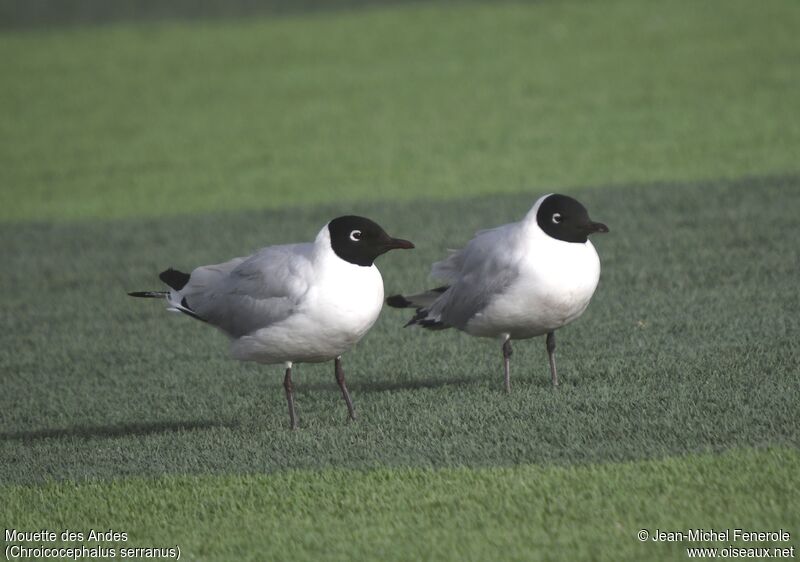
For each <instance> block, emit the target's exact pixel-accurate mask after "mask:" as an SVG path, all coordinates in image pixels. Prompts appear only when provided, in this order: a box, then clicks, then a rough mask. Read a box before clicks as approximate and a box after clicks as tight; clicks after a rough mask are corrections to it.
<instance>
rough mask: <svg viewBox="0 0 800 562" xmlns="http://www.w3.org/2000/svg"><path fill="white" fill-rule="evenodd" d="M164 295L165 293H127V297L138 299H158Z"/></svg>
mask: <svg viewBox="0 0 800 562" xmlns="http://www.w3.org/2000/svg"><path fill="white" fill-rule="evenodd" d="M166 295H167V293H165V292H164V291H133V292H132V293H128V296H129V297H138V298H140V299H160V298H162V297H165V296H166Z"/></svg>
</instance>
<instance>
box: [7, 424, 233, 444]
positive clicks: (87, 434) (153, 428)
mask: <svg viewBox="0 0 800 562" xmlns="http://www.w3.org/2000/svg"><path fill="white" fill-rule="evenodd" d="M236 425H237V424H236V423H235V422H217V421H206V420H201V421H174V422H153V423H124V424H117V425H108V426H77V427H65V428H52V429H35V430H31V431H8V432H2V433H0V441H38V440H41V439H51V438H54V439H59V438H63V437H79V438H83V439H91V438H106V439H114V438H116V437H128V436H133V435H153V434H157V433H169V432H173V431H193V430H196V429H211V428H215V427H228V428H231V427H235V426H236Z"/></svg>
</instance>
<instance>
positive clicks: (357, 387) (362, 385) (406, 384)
mask: <svg viewBox="0 0 800 562" xmlns="http://www.w3.org/2000/svg"><path fill="white" fill-rule="evenodd" d="M475 383H476V380H475V379H473V378H469V377H450V378H446V379H435V380H431V379H426V380H408V381H380V382H378V381H375V382H352V383H351V382H349V381H348V383H347V386H348V388H349V389H350V390H352V391H354V392H391V391H393V390H416V389H420V388H440V387H443V386H468V385H473V384H475ZM298 386H299V385H298ZM302 386H303V388H304V389H307V390H323V391H324V390H330V391H336V392H338V391H339V387H338V386H337V384H336V382H329V383H310V384H303V385H302Z"/></svg>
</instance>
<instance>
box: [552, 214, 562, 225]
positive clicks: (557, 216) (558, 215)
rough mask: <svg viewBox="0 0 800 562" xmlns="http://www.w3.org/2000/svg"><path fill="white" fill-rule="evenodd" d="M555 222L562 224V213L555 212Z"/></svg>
mask: <svg viewBox="0 0 800 562" xmlns="http://www.w3.org/2000/svg"><path fill="white" fill-rule="evenodd" d="M553 222H554V223H555V224H561V213H553Z"/></svg>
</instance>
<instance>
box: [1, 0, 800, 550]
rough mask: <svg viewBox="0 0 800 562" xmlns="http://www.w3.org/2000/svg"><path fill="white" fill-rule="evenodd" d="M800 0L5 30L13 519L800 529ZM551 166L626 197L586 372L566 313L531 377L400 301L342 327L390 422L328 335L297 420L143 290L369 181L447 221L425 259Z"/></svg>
mask: <svg viewBox="0 0 800 562" xmlns="http://www.w3.org/2000/svg"><path fill="white" fill-rule="evenodd" d="M798 19H800V10H798V8H797V5H796V4H795V3H792V2H783V1H777V0H776V1H774V2H769V3H762V4H759V5H758V6H756V5H754V4H751V3H747V2H744V1H741V0H733V1H730V2H721V1H719V0H711V1H709V2H704V3H700V4H697V3H689V2H677V3H670V4H668V5H661V4H656V3H647V2H633V1H622V0H617V1H614V2H610V3H606V4H603V5H595V4H592V3H585V2H564V3H555V2H545V3H535V4H517V3H510V2H509V3H503V4H497V5H489V4H485V5H482V4H458V5H415V4H410V5H405V6H395V7H391V8H381V9H375V10H365V11H352V12H345V11H341V12H337V13H335V14H326V15H324V16H323V15H322V14H316V15H300V14H298V15H295V16H292V17H285V18H268V19H260V20H252V21H228V22H225V23H214V22H200V23H194V24H191V25H190V24H186V23H174V22H173V23H166V22H162V23H152V24H147V25H131V24H125V25H115V26H109V27H99V28H73V29H70V30H60V31H59V30H41V29H40V30H28V31H4V32H2V33H0V55H1V56H0V76H2V77H3V83H4V88H2V89H0V132H1V133H2V134H0V238H2V240H3V244H2V245H0V262H2V263H3V274H2V275H0V310H2V314H0V381H2V389H3V392H2V393H0V495H1V496H2V497H3V502H2V507H0V520H2V521H4V522H6V523H5V525H6V527H11V526H13V527H16V528H18V529H24V530H33V529H39V528H51V529H58V530H61V529H64V528H71V529H75V530H88V528H95V529H100V530H107V529H108V528H114V529H115V530H121V531H127V532H128V533H129V534H130V536H131V539H130V544H128V546H167V545H176V544H177V545H179V546H180V547H181V548H182V549H183V550H182V552H183V556H184V557H187V558H188V559H192V560H231V559H242V560H244V559H253V560H255V559H259V560H260V559H286V558H292V559H297V560H304V559H309V560H310V559H314V560H316V559H386V560H394V559H398V560H399V559H411V558H429V559H459V560H462V559H468V560H469V559H476V560H477V559H483V560H485V559H487V558H490V557H491V558H503V559H530V558H536V559H544V560H576V559H593V560H594V559H608V560H612V559H613V560H641V559H684V558H685V552H684V551H683V550H682V548H681V546H680V545H677V546H676V545H666V544H653V543H648V544H646V545H642V544H640V543H639V541H638V540H636V538H635V533H636V532H637V531H638V530H639V529H640V528H648V529H651V530H653V529H656V528H660V529H669V530H677V529H689V528H734V527H738V528H745V529H752V530H766V529H769V530H773V529H777V528H780V527H783V528H784V529H787V530H789V531H790V532H791V533H792V536H793V537H795V536H796V534H797V532H800V529H798V517H797V510H796V509H794V508H795V506H796V505H797V500H798V497H797V496H798V486H797V476H796V475H797V474H798V471H799V470H800V462H798V452H797V450H798V445H800V427H799V426H798V423H797V412H798V406H799V405H800V404H799V403H798V400H799V398H798V397H800V393H799V392H798V391H800V381H798V378H797V373H798V372H800V340H798V337H797V335H798V333H800V314H798V313H799V312H800V294H798V292H797V281H796V278H797V264H798V263H800V259H798V258H800V256H798V251H799V250H798V248H797V245H796V244H794V238H793V236H794V231H795V230H796V228H797V211H798V209H800V173H798V172H799V170H798V167H797V159H796V154H797V153H798V148H799V145H800V142H799V141H800V121H798V120H797V118H796V115H797V113H798V109H800V105H798V102H797V96H796V95H795V92H796V90H797V89H798V88H797V86H798V83H797V81H798V76H797V73H796V72H794V66H793V65H794V60H795V59H797V55H798V54H800V53H798V45H800V43H798V42H797V41H796V39H795V35H796V34H795V33H794V29H795V28H796V27H797V23H798ZM571 186H572V187H571ZM590 186H591V187H592V189H581V190H580V191H579V193H576V192H578V187H590ZM554 190H558V191H562V192H568V193H569V192H571V193H573V194H577V196H578V197H579V198H580V199H581V200H582V201H583V202H584V203H586V205H587V207H588V208H589V209H590V212H591V214H592V216H593V217H594V218H595V220H601V221H603V222H605V223H607V224H608V225H609V226H610V227H611V233H610V234H609V235H607V236H604V237H597V238H596V241H595V242H596V245H597V247H598V250H599V253H600V256H601V261H602V264H603V274H602V279H601V285H600V287H599V290H598V293H597V295H596V296H595V299H594V300H593V302H592V304H591V306H590V308H589V309H588V311H587V313H586V314H585V316H584V317H583V318H582V319H580V320H579V321H578V322H576V323H575V324H573V325H570V326H569V327H567V328H565V329H563V330H561V331H560V332H559V335H558V346H559V347H558V358H559V366H560V373H561V380H562V386H561V388H559V389H558V390H554V389H552V388H551V387H550V386H549V376H548V367H547V361H546V356H545V352H544V344H543V342H542V341H541V339H539V340H532V341H529V342H520V343H519V344H518V345H516V346H515V355H514V357H513V364H512V384H513V393H512V394H511V395H510V396H506V395H505V394H504V393H503V392H502V376H501V359H500V353H499V348H498V345H497V343H496V342H492V341H487V340H477V339H473V338H469V337H467V336H464V335H462V334H459V333H454V332H446V333H433V334H432V333H426V332H422V331H415V330H403V329H402V328H401V327H400V326H401V325H402V323H403V322H404V320H405V318H406V316H405V315H404V314H402V312H399V311H394V310H386V311H384V313H383V314H382V316H381V318H380V320H379V321H378V323H377V324H376V326H375V327H374V329H373V330H372V331H371V332H370V333H369V334H368V335H367V337H366V338H365V339H364V340H363V341H362V342H361V343H360V344H359V345H358V346H356V348H355V349H354V350H353V351H352V352H350V353H348V354H347V355H346V356H345V368H346V370H347V375H348V381H349V386H350V388H351V393H352V395H353V398H354V400H355V404H356V409H357V411H358V412H359V415H360V419H359V421H358V422H357V423H355V424H350V423H347V421H346V414H345V408H344V405H343V403H342V401H341V398H340V395H339V393H338V389H337V387H336V385H335V383H334V380H333V373H332V366H331V365H300V366H299V367H298V369H297V370H296V375H295V382H296V387H297V392H298V396H297V401H298V409H299V415H300V423H301V430H300V431H297V432H290V431H288V430H287V429H286V427H285V426H286V423H287V415H286V405H285V401H284V398H283V392H282V389H281V385H280V376H281V372H280V371H281V369H280V368H279V367H277V366H274V367H265V366H258V365H249V364H239V363H236V362H233V361H231V360H229V359H227V357H226V354H225V347H226V344H225V340H224V338H223V337H222V336H221V335H220V334H218V333H216V332H214V331H213V330H211V329H209V328H208V327H207V326H203V325H201V324H200V323H196V322H192V321H190V320H189V319H186V318H178V317H175V316H172V315H168V314H165V312H164V310H163V307H162V306H160V305H159V304H158V303H154V302H142V301H139V300H134V299H129V298H127V297H126V296H125V292H126V291H129V290H136V289H148V288H156V287H158V282H157V280H156V273H157V272H158V271H160V270H161V269H162V268H164V267H166V266H174V267H179V268H191V267H193V266H195V265H197V264H203V263H211V262H216V261H221V260H223V259H227V258H229V257H231V256H233V255H240V254H242V253H245V252H249V251H252V250H254V249H256V248H258V247H260V246H263V245H265V244H273V243H281V242H292V241H298V240H310V239H311V238H312V237H313V236H314V235H315V234H316V232H317V231H318V230H319V228H321V226H322V225H323V224H325V222H326V221H327V220H329V219H330V218H331V217H333V216H336V215H339V214H344V213H350V212H358V213H361V214H365V215H367V216H370V217H372V218H374V219H376V220H377V221H378V222H380V223H381V224H383V225H384V226H385V227H386V228H387V230H389V232H391V233H393V234H394V235H396V236H401V237H404V238H409V239H411V240H413V241H414V242H415V243H416V244H417V250H415V251H413V252H396V253H392V254H389V255H387V256H384V257H382V258H381V259H380V261H379V266H380V268H381V271H382V272H383V275H384V280H385V285H386V291H387V294H391V293H392V292H395V291H407V290H411V289H416V288H419V287H422V286H424V285H426V284H427V283H429V282H430V281H429V280H428V279H427V271H428V268H429V265H430V263H431V262H432V261H434V260H436V259H439V258H440V257H441V256H442V255H443V253H444V250H445V248H447V247H453V246H458V245H460V244H462V243H464V242H465V241H466V240H467V239H468V238H469V237H470V236H471V234H472V232H473V231H475V230H477V229H479V228H485V227H487V226H490V225H495V224H502V223H505V222H509V221H512V220H516V219H518V218H520V217H521V216H522V215H523V214H524V213H525V212H526V211H527V209H528V208H529V207H530V205H531V204H532V202H533V201H534V200H535V199H536V198H537V197H538V196H539V195H540V194H541V193H544V192H548V191H554ZM117 546H120V545H119V544H118V545H117ZM720 546H722V545H720ZM737 546H741V545H737Z"/></svg>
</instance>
